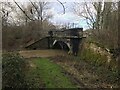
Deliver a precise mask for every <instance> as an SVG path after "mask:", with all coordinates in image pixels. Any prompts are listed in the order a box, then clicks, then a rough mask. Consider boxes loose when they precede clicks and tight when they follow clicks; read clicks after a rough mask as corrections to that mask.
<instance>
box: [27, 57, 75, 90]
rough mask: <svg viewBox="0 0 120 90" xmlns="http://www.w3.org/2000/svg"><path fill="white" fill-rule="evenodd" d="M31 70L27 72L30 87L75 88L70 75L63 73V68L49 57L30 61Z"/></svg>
mask: <svg viewBox="0 0 120 90" xmlns="http://www.w3.org/2000/svg"><path fill="white" fill-rule="evenodd" d="M30 63H32V65H31V68H30V70H28V72H27V74H26V80H27V82H30V83H29V86H30V87H34V88H35V87H36V88H40V87H42V88H73V87H75V86H74V85H73V84H72V83H71V81H70V80H69V78H68V77H66V76H65V75H64V74H63V73H62V69H61V68H60V67H59V66H58V65H57V64H55V63H53V62H51V61H50V60H48V59H44V58H37V59H33V60H31V61H30Z"/></svg>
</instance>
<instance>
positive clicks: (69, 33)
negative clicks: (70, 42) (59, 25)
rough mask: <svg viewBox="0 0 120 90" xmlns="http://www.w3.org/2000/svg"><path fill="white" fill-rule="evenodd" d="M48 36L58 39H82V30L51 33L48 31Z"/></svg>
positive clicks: (52, 31)
mask: <svg viewBox="0 0 120 90" xmlns="http://www.w3.org/2000/svg"><path fill="white" fill-rule="evenodd" d="M49 35H50V36H52V37H59V38H82V37H83V28H72V29H65V30H51V31H49Z"/></svg>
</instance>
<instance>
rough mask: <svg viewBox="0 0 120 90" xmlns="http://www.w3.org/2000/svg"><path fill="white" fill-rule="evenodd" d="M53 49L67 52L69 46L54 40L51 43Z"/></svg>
mask: <svg viewBox="0 0 120 90" xmlns="http://www.w3.org/2000/svg"><path fill="white" fill-rule="evenodd" d="M52 48H53V49H62V50H66V51H69V49H70V46H69V44H68V43H66V42H64V41H59V40H55V41H54V42H53V46H52Z"/></svg>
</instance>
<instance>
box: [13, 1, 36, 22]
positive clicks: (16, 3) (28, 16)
mask: <svg viewBox="0 0 120 90" xmlns="http://www.w3.org/2000/svg"><path fill="white" fill-rule="evenodd" d="M13 1H14V3H15V4H16V5H17V6H18V8H19V9H20V10H21V11H22V12H23V13H24V14H25V16H26V17H27V18H28V19H29V20H32V21H34V19H31V18H30V17H29V16H28V15H27V14H26V13H25V11H24V10H23V9H22V8H21V7H20V6H19V4H18V3H17V2H16V1H15V0H13Z"/></svg>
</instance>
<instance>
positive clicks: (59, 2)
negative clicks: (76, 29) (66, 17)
mask: <svg viewBox="0 0 120 90" xmlns="http://www.w3.org/2000/svg"><path fill="white" fill-rule="evenodd" d="M57 1H58V2H59V3H60V4H61V5H62V7H63V14H65V6H64V5H63V3H62V2H61V1H59V0H57Z"/></svg>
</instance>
